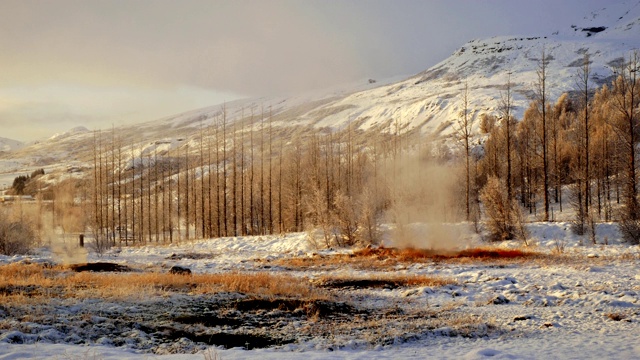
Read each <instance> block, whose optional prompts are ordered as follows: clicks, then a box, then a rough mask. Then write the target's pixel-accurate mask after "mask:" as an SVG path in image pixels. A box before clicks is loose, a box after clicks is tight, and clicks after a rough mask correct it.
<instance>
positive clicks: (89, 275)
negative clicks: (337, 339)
mask: <svg viewBox="0 0 640 360" xmlns="http://www.w3.org/2000/svg"><path fill="white" fill-rule="evenodd" d="M171 292H180V293H189V294H213V293H217V292H239V293H244V294H248V295H257V296H261V297H267V298H268V297H277V296H285V297H300V296H303V297H323V296H322V293H321V292H320V291H319V290H318V289H316V288H314V287H313V286H311V284H309V283H308V281H305V280H301V279H299V278H295V277H292V276H289V275H280V274H278V275H272V274H267V273H239V272H234V273H220V274H194V275H192V276H184V275H174V274H169V273H158V272H145V273H93V272H81V273H75V272H71V271H69V270H67V269H65V268H63V267H60V266H56V267H52V268H46V267H43V266H41V265H36V264H30V265H27V264H9V265H3V266H0V299H2V298H4V300H7V301H9V300H11V299H14V300H17V299H18V298H25V297H27V298H31V299H39V298H42V299H47V298H50V297H56V298H77V299H83V298H84V299H87V298H115V299H143V298H146V297H149V296H162V295H166V294H168V293H171Z"/></svg>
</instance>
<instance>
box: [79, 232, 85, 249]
mask: <svg viewBox="0 0 640 360" xmlns="http://www.w3.org/2000/svg"><path fill="white" fill-rule="evenodd" d="M78 241H79V244H80V247H81V248H83V247H84V234H80V236H78Z"/></svg>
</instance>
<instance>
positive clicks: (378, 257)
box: [277, 247, 548, 270]
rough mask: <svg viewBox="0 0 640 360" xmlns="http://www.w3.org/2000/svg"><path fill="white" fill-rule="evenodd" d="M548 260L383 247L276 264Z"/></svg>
mask: <svg viewBox="0 0 640 360" xmlns="http://www.w3.org/2000/svg"><path fill="white" fill-rule="evenodd" d="M547 257H548V255H544V254H542V253H540V252H536V251H531V250H521V249H501V248H494V247H481V248H474V249H467V250H461V251H435V250H424V249H413V248H406V249H398V248H384V247H380V248H365V249H361V250H356V251H354V252H353V253H352V254H338V255H332V256H314V257H301V258H290V259H281V260H279V261H278V262H277V263H278V265H282V266H288V267H293V268H301V269H314V268H334V267H335V268H337V267H341V266H344V265H345V264H346V265H350V266H352V267H353V268H359V269H369V270H374V269H378V270H383V269H388V268H391V267H395V266H396V265H398V264H409V263H427V262H450V263H462V264H465V263H473V262H491V263H498V264H505V263H514V262H520V261H524V260H540V259H545V258H547Z"/></svg>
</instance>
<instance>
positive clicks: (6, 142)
mask: <svg viewBox="0 0 640 360" xmlns="http://www.w3.org/2000/svg"><path fill="white" fill-rule="evenodd" d="M22 147H24V143H23V142H20V141H18V140H11V139H7V138H3V137H0V151H12V150H17V149H20V148H22Z"/></svg>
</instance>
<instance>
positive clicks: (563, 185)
mask: <svg viewBox="0 0 640 360" xmlns="http://www.w3.org/2000/svg"><path fill="white" fill-rule="evenodd" d="M548 62H549V56H548V54H546V53H545V52H544V51H543V52H542V54H541V58H540V59H539V62H538V70H537V75H538V77H537V82H536V84H535V96H534V98H533V99H532V100H531V102H530V103H529V106H528V108H527V109H526V110H525V112H524V116H523V118H522V119H520V120H519V121H518V120H517V119H515V118H514V117H513V115H512V111H511V109H512V105H511V104H512V100H511V92H512V89H511V84H510V82H508V83H507V84H506V85H505V87H504V89H503V90H502V93H501V95H502V101H501V103H500V106H499V115H498V116H491V115H486V114H483V115H481V116H480V130H481V132H482V133H484V134H486V142H485V143H484V146H483V151H484V153H483V155H482V156H480V157H475V158H473V157H472V156H471V155H469V151H468V148H469V145H468V144H466V143H465V145H464V146H465V148H466V149H467V153H466V158H467V159H468V160H467V165H466V169H467V173H470V172H471V171H473V170H476V169H477V170H476V171H475V172H474V173H473V174H474V175H475V176H473V177H471V176H469V177H468V180H467V184H468V185H467V189H474V191H472V196H471V200H467V209H469V208H473V207H474V206H475V207H477V206H478V201H480V200H484V201H483V205H484V207H485V212H486V215H487V218H488V219H487V221H488V222H489V223H490V225H491V227H492V236H493V237H494V238H495V239H511V238H516V237H518V231H517V229H518V226H516V225H517V223H518V220H517V219H518V218H521V214H519V212H520V211H525V212H528V213H530V214H539V217H540V219H541V220H542V221H551V220H554V218H555V214H553V208H551V207H550V204H552V203H555V204H558V207H559V211H563V207H562V204H563V201H562V200H563V198H565V197H567V198H566V199H567V200H568V202H567V203H568V204H570V206H571V207H572V208H573V210H574V211H575V214H576V215H575V217H574V219H573V229H574V231H575V232H576V233H578V234H588V235H590V237H591V239H592V240H593V241H595V222H596V221H617V222H618V224H619V226H620V230H621V234H622V235H623V237H624V238H625V239H626V240H627V241H629V242H632V243H638V242H639V241H640V207H639V203H638V175H637V171H636V169H637V161H638V160H637V158H638V155H637V152H638V148H637V145H638V131H639V129H638V104H639V103H640V98H639V95H640V88H639V87H640V86H639V84H638V81H637V75H636V74H637V71H638V68H639V67H640V61H639V59H638V54H637V52H634V53H632V54H631V55H630V56H629V58H628V59H625V60H624V61H620V62H619V63H618V64H616V67H615V69H614V71H613V75H614V77H613V81H612V82H611V83H610V84H604V85H602V86H600V87H595V86H593V85H592V73H591V61H590V59H589V55H588V54H584V58H583V61H582V66H581V67H580V68H579V69H578V71H577V72H576V74H575V77H574V78H575V86H574V88H575V90H574V91H572V92H570V93H565V94H563V95H562V96H560V97H559V98H557V99H555V100H552V99H550V97H549V95H548V81H547V77H548V75H549V74H548V73H547V65H548ZM467 111H469V110H468V109H465V110H464V111H463V114H461V117H460V120H459V121H458V123H459V126H458V127H459V129H461V130H459V131H458V133H459V138H460V139H461V141H463V142H464V141H468V137H469V135H468V132H466V130H465V121H466V120H465V116H467V115H465V114H466V112H467ZM469 159H471V160H472V162H473V163H474V165H473V166H471V165H470V164H469ZM498 179H499V180H498ZM467 191H468V192H469V191H470V190H467ZM488 202H493V204H487V203H488ZM496 204H498V205H499V206H498V207H497V209H496V208H494V205H496ZM472 214H473V212H472V211H470V210H467V218H470V217H472Z"/></svg>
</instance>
